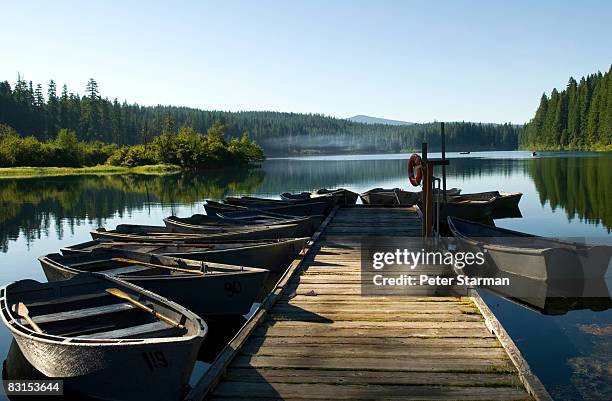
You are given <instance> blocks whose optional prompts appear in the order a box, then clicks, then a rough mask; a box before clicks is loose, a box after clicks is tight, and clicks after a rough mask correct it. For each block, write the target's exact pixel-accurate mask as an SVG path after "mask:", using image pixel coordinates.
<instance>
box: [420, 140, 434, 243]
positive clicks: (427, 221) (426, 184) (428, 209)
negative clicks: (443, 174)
mask: <svg viewBox="0 0 612 401" xmlns="http://www.w3.org/2000/svg"><path fill="white" fill-rule="evenodd" d="M421 154H422V155H423V156H422V160H423V168H424V171H423V237H431V236H432V234H433V193H432V192H433V191H432V187H431V186H432V184H433V166H430V165H429V163H428V157H427V142H423V144H422V147H421Z"/></svg>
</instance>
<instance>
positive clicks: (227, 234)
mask: <svg viewBox="0 0 612 401" xmlns="http://www.w3.org/2000/svg"><path fill="white" fill-rule="evenodd" d="M297 228H298V226H297V224H278V225H274V226H263V227H257V228H248V229H247V228H240V229H232V230H224V231H214V232H207V233H197V234H194V233H181V232H177V231H176V230H173V229H171V228H167V227H164V226H143V225H136V224H119V225H118V226H117V228H115V229H114V230H106V229H104V228H103V227H101V228H98V229H97V230H93V231H91V233H90V234H91V237H92V238H93V239H109V240H114V241H144V242H176V241H184V242H188V243H199V242H210V241H233V240H258V239H279V238H295V236H296V235H295V234H296V231H297Z"/></svg>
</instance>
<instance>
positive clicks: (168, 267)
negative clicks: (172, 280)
mask: <svg viewBox="0 0 612 401" xmlns="http://www.w3.org/2000/svg"><path fill="white" fill-rule="evenodd" d="M111 260H112V261H113V262H122V263H130V264H132V265H141V266H149V267H154V268H156V269H166V270H172V271H177V272H181V273H191V274H200V275H204V274H206V273H204V272H203V271H200V270H191V269H183V268H181V267H170V266H164V265H158V264H155V263H149V262H141V261H139V260H132V259H125V258H112V259H111Z"/></svg>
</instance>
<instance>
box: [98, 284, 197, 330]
mask: <svg viewBox="0 0 612 401" xmlns="http://www.w3.org/2000/svg"><path fill="white" fill-rule="evenodd" d="M106 292H108V293H109V294H111V295H114V296H116V297H117V298H121V299H125V300H126V301H128V302H129V303H131V304H132V305H134V306H136V307H137V308H140V309H142V310H144V311H146V312H148V313H150V314H152V315H153V316H155V317H156V318H158V319H159V320H163V321H164V322H166V323H168V324H169V325H171V326H174V327H176V328H177V329H184V328H185V326H183V325H182V324H180V323H178V322H175V321H174V320H172V319H170V318H169V317H167V316H164V315H162V314H161V313H159V312H156V311H155V310H154V309H153V308H150V307H148V306H146V305H145V304H143V303H141V302H139V301H137V300H135V299H134V298H132V297H131V296H130V295H129V294H127V293H125V292H123V291H121V290H120V289H118V288H107V289H106Z"/></svg>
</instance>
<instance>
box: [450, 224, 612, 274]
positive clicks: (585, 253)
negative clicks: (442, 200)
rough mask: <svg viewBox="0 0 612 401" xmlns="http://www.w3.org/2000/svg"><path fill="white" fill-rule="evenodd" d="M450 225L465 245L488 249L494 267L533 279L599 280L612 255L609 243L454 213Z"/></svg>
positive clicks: (478, 249)
mask: <svg viewBox="0 0 612 401" xmlns="http://www.w3.org/2000/svg"><path fill="white" fill-rule="evenodd" d="M448 226H449V228H450V230H451V232H452V233H453V235H454V236H455V238H457V240H458V242H459V245H461V246H462V247H463V248H465V249H469V250H472V251H476V252H478V251H480V252H485V251H486V255H487V258H488V259H487V260H488V262H489V264H490V265H491V267H492V268H493V269H494V270H498V271H501V272H506V273H509V274H513V275H517V276H522V277H527V278H530V279H532V280H554V281H558V280H586V281H590V280H598V279H601V278H602V277H603V276H604V275H605V273H606V271H607V270H608V265H609V264H610V258H611V257H612V247H610V246H605V245H596V246H591V245H585V244H581V243H577V242H570V241H560V240H556V239H548V238H544V237H538V236H535V235H531V234H526V233H521V232H518V231H512V230H507V229H504V228H497V227H490V226H488V225H485V224H479V223H474V222H471V221H467V220H464V219H458V218H454V217H449V218H448Z"/></svg>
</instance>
